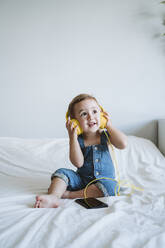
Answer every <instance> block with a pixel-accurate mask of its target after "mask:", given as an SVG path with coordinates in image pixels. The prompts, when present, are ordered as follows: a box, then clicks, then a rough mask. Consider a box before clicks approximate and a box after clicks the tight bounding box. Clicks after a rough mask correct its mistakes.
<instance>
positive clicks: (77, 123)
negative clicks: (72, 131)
mask: <svg viewBox="0 0 165 248" xmlns="http://www.w3.org/2000/svg"><path fill="white" fill-rule="evenodd" d="M70 121H71V122H72V123H73V127H74V128H75V127H76V126H78V127H77V135H80V134H82V133H83V130H82V128H81V127H80V124H79V122H78V120H76V119H71V120H70Z"/></svg>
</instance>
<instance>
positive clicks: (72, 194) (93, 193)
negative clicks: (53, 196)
mask: <svg viewBox="0 0 165 248" xmlns="http://www.w3.org/2000/svg"><path fill="white" fill-rule="evenodd" d="M86 193H87V197H95V198H97V197H103V196H104V195H103V193H102V191H101V190H99V189H98V188H97V187H96V186H95V185H94V184H92V185H90V186H89V187H88V189H87V192H86ZM62 198H67V199H75V198H84V189H82V190H77V191H65V192H64V194H63V195H62Z"/></svg>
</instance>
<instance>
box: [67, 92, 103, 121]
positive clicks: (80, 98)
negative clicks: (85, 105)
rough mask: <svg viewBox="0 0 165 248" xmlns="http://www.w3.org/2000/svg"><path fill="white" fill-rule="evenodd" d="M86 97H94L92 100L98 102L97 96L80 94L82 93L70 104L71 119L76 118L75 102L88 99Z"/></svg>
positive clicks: (69, 113)
mask: <svg viewBox="0 0 165 248" xmlns="http://www.w3.org/2000/svg"><path fill="white" fill-rule="evenodd" d="M86 99H92V100H94V101H96V103H97V104H98V102H97V100H96V98H95V97H94V96H92V95H88V94H80V95H78V96H76V97H74V98H73V99H72V101H71V102H70V103H69V106H68V116H70V118H71V119H72V118H74V106H75V104H76V103H79V102H81V101H83V100H86ZM98 105H99V104H98Z"/></svg>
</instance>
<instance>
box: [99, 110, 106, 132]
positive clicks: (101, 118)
mask: <svg viewBox="0 0 165 248" xmlns="http://www.w3.org/2000/svg"><path fill="white" fill-rule="evenodd" d="M106 124H107V119H106V118H105V117H104V114H103V112H100V128H101V129H104V128H106Z"/></svg>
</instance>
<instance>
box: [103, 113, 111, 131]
mask: <svg viewBox="0 0 165 248" xmlns="http://www.w3.org/2000/svg"><path fill="white" fill-rule="evenodd" d="M103 116H104V117H105V118H106V119H107V123H106V128H111V127H112V122H111V119H110V115H109V114H108V112H105V111H104V112H103Z"/></svg>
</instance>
